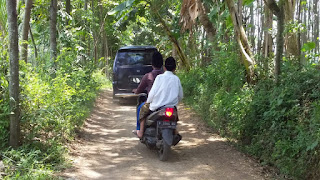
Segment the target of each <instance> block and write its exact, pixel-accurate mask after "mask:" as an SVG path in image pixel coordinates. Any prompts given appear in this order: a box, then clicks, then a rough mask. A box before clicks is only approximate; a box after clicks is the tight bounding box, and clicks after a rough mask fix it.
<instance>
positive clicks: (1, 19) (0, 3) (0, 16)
mask: <svg viewBox="0 0 320 180" xmlns="http://www.w3.org/2000/svg"><path fill="white" fill-rule="evenodd" d="M0 29H1V30H2V32H0V37H1V36H2V35H5V34H6V33H7V9H6V0H0Z"/></svg>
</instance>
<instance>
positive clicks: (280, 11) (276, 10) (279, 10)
mask: <svg viewBox="0 0 320 180" xmlns="http://www.w3.org/2000/svg"><path fill="white" fill-rule="evenodd" d="M264 2H265V3H266V5H267V6H268V7H269V8H270V10H271V11H272V12H273V14H275V15H276V16H277V17H278V21H277V26H278V32H277V54H276V58H275V63H274V66H275V67H274V68H275V70H274V74H275V80H276V82H277V83H278V82H279V76H280V73H281V68H280V66H281V62H282V61H281V59H282V56H283V55H282V54H283V44H284V38H283V31H284V7H283V4H284V2H283V0H280V1H279V5H277V3H276V1H275V0H264Z"/></svg>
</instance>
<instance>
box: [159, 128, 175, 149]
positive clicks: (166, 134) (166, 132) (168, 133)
mask: <svg viewBox="0 0 320 180" xmlns="http://www.w3.org/2000/svg"><path fill="white" fill-rule="evenodd" d="M161 132H162V139H163V140H164V141H165V142H166V143H167V144H168V145H172V142H173V129H162V130H161Z"/></svg>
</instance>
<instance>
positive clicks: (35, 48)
mask: <svg viewBox="0 0 320 180" xmlns="http://www.w3.org/2000/svg"><path fill="white" fill-rule="evenodd" d="M29 25H30V24H29ZM29 32H30V36H31V40H32V44H33V47H34V55H35V57H36V58H38V50H37V45H36V43H35V41H34V38H33V33H32V30H31V26H29Z"/></svg>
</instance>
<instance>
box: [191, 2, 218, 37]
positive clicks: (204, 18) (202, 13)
mask: <svg viewBox="0 0 320 180" xmlns="http://www.w3.org/2000/svg"><path fill="white" fill-rule="evenodd" d="M196 1H197V5H198V8H199V20H200V23H201V24H202V25H203V27H204V29H205V31H206V32H207V36H208V38H209V40H210V42H214V39H215V35H216V29H215V28H214V26H213V24H212V22H211V21H210V19H209V17H208V11H207V9H206V7H205V6H204V4H203V0H196Z"/></svg>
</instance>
